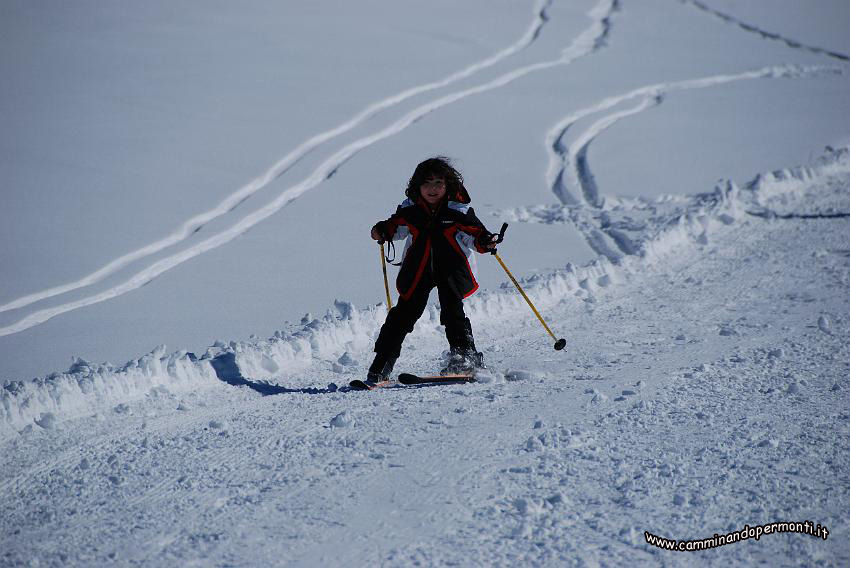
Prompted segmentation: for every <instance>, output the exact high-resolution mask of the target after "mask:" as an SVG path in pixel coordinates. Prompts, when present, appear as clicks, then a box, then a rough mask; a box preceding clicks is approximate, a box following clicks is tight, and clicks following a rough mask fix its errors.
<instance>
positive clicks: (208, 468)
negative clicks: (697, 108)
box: [0, 150, 850, 566]
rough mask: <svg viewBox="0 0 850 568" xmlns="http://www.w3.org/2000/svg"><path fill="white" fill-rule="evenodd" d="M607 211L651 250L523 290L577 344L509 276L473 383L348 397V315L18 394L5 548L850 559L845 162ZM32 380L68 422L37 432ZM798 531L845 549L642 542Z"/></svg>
mask: <svg viewBox="0 0 850 568" xmlns="http://www.w3.org/2000/svg"><path fill="white" fill-rule="evenodd" d="M564 211H565V212H564V214H563V215H561V217H558V216H556V215H549V216H547V217H545V219H547V222H550V223H561V222H564V221H563V218H564V216H565V215H567V213H568V208H565V209H564ZM550 213H551V212H550ZM605 213H606V214H607V216H608V218H609V225H608V229H609V230H610V229H611V227H612V225H613V226H620V227H623V231H626V230H627V228H626V227H627V226H628V227H631V230H630V231H629V233H630V234H631V238H632V241H633V243H636V245H635V246H638V247H640V248H641V250H642V251H643V255H642V256H641V257H640V259H636V260H633V261H629V260H625V259H624V260H621V261H619V262H618V263H613V262H610V261H605V260H602V261H600V262H599V263H598V264H596V265H593V266H589V267H586V268H585V269H570V270H568V271H566V272H562V273H554V274H550V275H549V276H548V277H544V278H537V279H529V280H527V281H526V282H525V283H526V286H527V288H528V289H529V290H530V291H531V292H532V294H533V296H534V297H535V298H538V299H539V300H540V302H539V305H540V307H541V308H542V309H543V313H544V315H545V316H546V318H547V319H548V321H549V323H550V324H551V325H552V327H554V329H556V330H557V332H558V333H559V334H562V335H564V336H565V337H566V338H567V340H568V344H567V349H566V350H564V351H563V352H556V351H554V350H552V348H551V342H550V341H549V338H548V336H546V335H545V334H544V332H543V330H542V329H541V327H540V325H539V324H538V323H537V322H536V320H534V319H533V318H532V316H531V314H530V312H529V311H528V310H527V309H526V308H525V307H524V306H523V305H521V304H519V303H518V302H517V303H516V304H513V303H512V302H511V301H510V300H509V299H508V298H510V297H514V298H515V297H516V296H517V295H516V293H515V292H512V291H511V290H508V289H505V290H500V291H496V292H493V293H492V294H491V295H490V296H489V297H487V298H485V299H483V300H480V301H479V303H478V304H476V309H475V310H474V313H475V314H476V316H475V323H476V329H477V330H478V333H477V336H476V339H477V342H478V345H479V346H480V347H481V348H483V350H484V353H485V355H486V359H487V362H488V364H489V365H490V367H491V371H490V373H488V374H486V375H484V376H482V377H481V381H480V382H479V383H476V384H471V385H441V386H428V387H420V388H403V387H398V388H386V389H382V390H380V391H375V392H361V391H350V390H348V389H347V388H345V387H340V385H344V384H345V382H346V381H347V379H348V378H349V377H352V376H359V374H362V372H363V365H364V363H365V361H366V358H367V357H368V354H369V353H368V345H367V344H368V341H365V340H363V338H362V337H361V336H362V335H370V336H371V334H373V333H374V331H375V330H376V328H375V327H374V326H375V325H377V324H376V323H374V322H371V323H370V320H369V315H368V314H369V313H370V312H362V313H361V312H359V311H357V310H355V309H354V308H353V307H351V306H350V305H347V304H342V303H340V304H338V306H337V310H338V313H337V314H336V315H333V314H329V316H328V317H326V318H325V319H324V320H318V319H317V320H315V321H313V322H307V323H306V324H305V326H304V328H303V329H302V330H301V331H300V332H299V333H296V334H293V335H286V334H279V336H278V337H275V338H273V339H272V340H269V341H268V342H261V341H256V342H254V343H253V344H248V343H244V344H236V343H234V344H233V345H229V346H228V345H221V346H218V347H216V348H215V349H213V350H210V352H209V353H207V354H205V355H204V356H202V357H201V358H199V359H197V360H195V359H196V358H195V357H193V356H189V355H185V356H180V355H177V354H175V355H171V356H168V355H165V354H164V353H162V352H160V353H153V354H151V355H149V356H147V357H146V358H143V359H142V360H139V361H137V362H136V364H135V365H130V366H128V368H126V369H121V370H115V369H112V370H110V369H105V368H96V367H93V366H89V365H87V364H86V363H85V362H83V361H78V362H77V367H78V368H77V369H76V372H75V374H74V375H71V376H56V377H53V379H52V381H53V382H50V381H47V382H45V383H44V384H43V385H41V386H40V387H34V386H32V385H18V386H17V387H16V388H18V389H20V390H19V391H18V393H17V394H14V393H13V394H12V395H11V396H10V395H9V393H8V391H7V394H6V396H5V398H4V408H5V409H6V412H7V414H6V415H5V419H6V420H7V422H6V423H5V425H6V427H7V430H5V435H4V437H3V438H2V448H0V455H2V462H0V466H2V471H0V506H2V510H3V511H4V513H3V516H2V517H0V535H2V536H1V537H0V550H2V551H3V552H2V556H0V562H2V563H3V564H4V565H10V566H15V565H31V564H39V565H93V564H94V565H96V564H117V565H136V564H144V565H153V566H171V565H176V564H180V565H192V564H196V565H225V564H227V565H238V566H256V565H291V566H327V565H339V566H342V565H345V566H375V565H387V566H406V565H508V564H520V565H536V566H586V565H612V566H613V565H638V566H641V565H647V566H650V565H658V564H662V565H671V566H678V565H681V566H686V565H693V563H695V562H701V563H710V564H718V565H719V564H732V565H753V564H759V563H762V564H767V565H771V566H803V565H806V566H807V565H824V566H843V565H847V563H848V562H850V547H848V538H850V526H848V524H847V518H846V510H847V504H848V503H850V485H848V483H847V479H848V474H850V452H848V450H850V447H848V440H850V411H848V408H850V396H848V392H850V382H848V376H850V373H848V371H850V296H848V294H847V290H848V286H850V226H848V223H850V160H848V152H847V151H846V150H843V151H837V152H831V153H829V154H828V155H826V156H825V157H824V158H823V159H822V160H820V161H819V162H818V163H817V164H815V165H813V166H811V167H805V168H789V169H786V170H782V171H777V172H774V173H772V174H765V175H761V176H758V177H757V178H756V179H755V180H753V182H752V183H749V184H747V185H746V186H743V187H738V186H737V185H736V184H734V183H732V182H728V183H726V184H723V185H722V186H720V187H718V189H717V190H716V191H714V192H711V193H706V194H702V195H694V196H691V198H689V199H688V200H684V199H683V200H680V201H677V200H676V199H673V198H667V199H663V200H659V201H652V200H644V201H641V202H634V203H626V202H622V203H619V204H617V205H612V206H611V207H609V209H608V210H607V211H605ZM641 213H644V214H645V215H646V216H647V218H648V220H646V221H644V223H645V225H646V232H640V231H637V230H636V228H635V227H636V225H638V224H640V223H641V221H640V219H641V217H640V214H641ZM656 223H657V224H656ZM604 229H605V227H602V228H601V229H599V230H600V231H602V230H604ZM639 235H642V236H644V237H645V238H644V239H643V240H641V239H640V238H638V236H639ZM570 271H572V276H570ZM510 294H512V296H511V295H510ZM520 308H522V309H520ZM377 319H378V320H380V319H381V318H380V317H378V318H377ZM299 341H301V342H302V343H301V344H300V345H301V349H302V353H301V354H300V355H299V353H298V345H299ZM358 342H360V343H362V344H363V345H361V346H360V347H358V346H357V344H358ZM444 343H445V339H444V338H443V337H442V336H441V333H440V328H439V326H437V325H436V324H435V323H433V322H432V321H428V320H426V321H423V322H422V325H420V326H419V327H418V328H417V330H416V331H415V332H414V334H413V336H412V340H411V341H409V342H408V343H407V345H406V346H405V350H404V352H403V355H402V360H401V362H400V367H402V369H409V370H413V371H425V370H430V369H433V368H434V366H435V356H436V354H437V353H439V352H440V351H441V350H442V349H443V348H444ZM286 346H289V347H288V348H286ZM343 348H345V349H346V351H345V353H343V355H342V356H340V357H339V358H338V359H325V360H324V361H321V360H319V357H318V356H313V357H310V358H307V357H306V356H305V355H304V352H305V351H307V350H310V349H312V350H313V351H312V352H313V353H314V354H316V353H322V352H324V353H326V354H330V353H331V352H335V353H337V354H338V353H339V350H340V349H343ZM323 349H325V350H326V351H323ZM334 350H336V351H334ZM287 357H289V358H288V359H287ZM299 357H301V358H302V360H301V364H302V368H301V370H300V371H297V370H294V368H293V367H290V368H289V371H288V372H284V371H280V370H279V371H277V372H275V373H273V372H272V369H271V367H272V365H276V364H279V363H282V362H284V361H290V362H292V361H297V360H298V359H299ZM264 365H265V366H266V368H265V371H262V370H261V369H262V368H263V366H264ZM121 377H123V378H124V379H126V380H125V381H124V382H123V383H119V382H118V380H117V379H119V378H121ZM258 377H264V378H265V379H266V380H260V379H259V378H258ZM72 383H73V384H77V385H78V387H79V391H73V390H72V389H71V388H70V386H69V385H70V384H72ZM186 383H188V384H189V386H190V387H191V388H189V389H186V388H185V384H186ZM145 385H146V386H145ZM28 388H29V389H34V390H30V391H28V390H27V389H28ZM122 388H123V389H124V390H123V391H122V390H121V389H122ZM63 389H64V390H63ZM134 389H135V390H134ZM122 392H123V394H121V393H122ZM28 393H29V395H30V397H29V398H28V399H26V400H28V401H29V403H28V404H31V405H32V406H33V407H34V408H38V405H39V404H50V401H51V400H52V401H53V402H52V404H54V405H55V411H54V412H47V411H45V412H42V413H41V414H39V415H38V416H37V417H36V418H35V419H33V420H31V421H30V423H28V424H25V425H24V424H23V423H24V422H25V420H26V411H27V408H26V406H27V405H25V404H23V402H22V401H23V400H24V398H22V397H26V396H27V394H28ZM46 393H50V395H57V396H56V397H55V398H53V399H51V398H50V396H47V397H46V398H45V397H44V395H45V394H46ZM141 393H144V394H143V395H141V396H139V395H140V394H141ZM63 394H64V396H65V398H66V402H67V404H66V403H65V402H63V400H62V398H63V397H62V395H63ZM134 394H135V396H133V395H134ZM40 396H41V398H39V397H40ZM122 397H123V400H124V401H123V402H120V403H117V404H116V403H115V401H117V400H122ZM15 404H18V407H17V412H18V414H17V415H10V414H9V409H10V408H11V409H12V410H15ZM85 404H89V405H90V406H88V407H85ZM75 415H77V417H76V418H74V417H73V416H75ZM12 425H14V426H15V428H14V430H10V429H9V427H10V426H12ZM781 521H785V522H797V521H799V522H804V521H811V522H812V523H815V524H820V525H822V526H825V527H826V528H827V529H828V531H829V534H828V538H827V539H825V540H824V539H820V538H816V537H813V536H809V535H805V534H792V533H778V534H771V535H764V536H762V537H761V538H760V539H759V540H754V539H749V540H747V541H743V542H739V543H736V544H730V545H727V546H723V547H719V548H715V549H712V550H706V551H701V552H673V551H667V550H661V549H659V548H656V547H653V546H650V545H649V544H647V542H646V539H645V535H644V533H645V532H649V533H652V534H654V535H658V536H662V537H665V538H670V539H677V540H697V539H704V538H709V537H712V536H714V535H715V534H727V533H730V532H732V531H737V530H740V529H743V528H744V527H745V525H748V526H750V527H753V526H755V525H762V524H766V523H772V522H781Z"/></svg>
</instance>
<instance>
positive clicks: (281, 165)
mask: <svg viewBox="0 0 850 568" xmlns="http://www.w3.org/2000/svg"><path fill="white" fill-rule="evenodd" d="M551 4H552V0H539V1H538V2H537V4H536V5H535V7H534V17H533V19H532V21H531V24H529V27H528V29H527V30H526V31H525V33H524V34H523V35H522V37H520V39H519V40H517V41H516V42H514V43H513V44H511V45H509V46H508V47H506V48H504V49H502V50H500V51H498V52H496V53H495V54H493V55H491V56H490V57H488V58H486V59H483V60H481V61H478V62H476V63H473V64H471V65H469V66H467V67H465V68H464V69H461V70H460V71H457V72H455V73H452V74H451V75H449V76H447V77H445V78H443V79H440V80H438V81H432V82H430V83H425V84H422V85H418V86H416V87H412V88H409V89H406V90H404V91H401V92H399V93H396V94H395V95H392V96H389V97H387V98H385V99H382V100H380V101H377V102H375V103H372V104H371V105H369V106H368V107H366V108H365V109H363V110H362V111H360V112H359V113H358V114H356V115H355V116H353V117H352V118H350V119H349V120H347V121H346V122H344V123H342V124H340V125H339V126H337V127H335V128H332V129H330V130H327V131H325V132H322V133H320V134H317V135H315V136H313V137H312V138H310V139H309V140H307V141H305V142H303V143H302V144H301V145H299V146H298V147H297V148H295V149H294V150H292V151H291V152H289V153H288V154H287V155H286V156H284V157H283V158H281V159H280V160H279V161H278V162H277V163H275V164H273V165H272V166H271V167H270V168H269V169H268V170H266V171H265V172H264V173H263V174H261V175H260V176H258V177H256V178H255V179H253V180H251V181H250V182H248V183H247V184H245V185H243V186H242V187H240V188H239V189H238V190H237V191H235V192H234V193H232V194H230V195H228V196H227V197H226V198H225V199H224V200H222V201H221V202H220V203H218V204H217V205H216V206H215V207H213V208H212V209H210V210H208V211H204V212H202V213H199V214H198V215H195V216H193V217H191V218H190V219H188V220H187V221H185V222H184V223H183V225H181V226H180V228H179V229H177V230H176V231H175V232H173V233H171V234H170V235H167V236H165V237H163V238H161V239H159V240H157V241H154V242H152V243H150V244H147V245H145V246H143V247H141V248H139V249H137V250H135V251H132V252H130V253H128V254H125V255H123V256H120V257H118V258H116V259H115V260H112V261H111V262H109V263H107V264H105V265H104V266H102V267H101V268H99V269H98V270H96V271H94V272H92V273H90V274H88V275H86V276H84V277H83V278H80V279H79V280H76V281H74V282H69V283H67V284H63V285H61V286H54V287H51V288H47V289H45V290H41V291H38V292H34V293H32V294H27V295H26V296H22V297H20V298H17V299H15V300H12V301H11V302H7V303H6V304H3V305H0V312H5V311H9V310H14V309H18V308H23V307H26V306H29V305H30V304H33V303H35V302H38V301H41V300H45V299H48V298H52V297H54V296H58V295H61V294H65V293H68V292H71V291H74V290H78V289H80V288H84V287H86V286H91V285H92V284H96V283H97V282H100V281H101V280H103V279H105V278H107V277H108V276H110V275H112V274H114V273H116V272H117V271H119V270H121V269H122V268H124V267H125V266H128V265H130V264H132V263H133V262H136V261H137V260H140V259H143V258H146V257H148V256H151V255H153V254H156V253H157V252H159V251H161V250H163V249H166V248H168V247H171V246H174V245H176V244H179V243H181V242H183V241H185V240H186V239H187V238H189V237H190V236H192V235H193V234H195V233H197V232H198V231H200V230H201V229H203V228H204V226H206V225H207V224H208V223H210V222H211V221H213V220H215V219H217V218H219V217H221V216H223V215H225V214H227V213H230V212H231V211H233V210H235V209H236V208H237V207H239V205H241V204H242V203H243V202H245V201H246V200H247V199H248V198H249V197H251V196H252V195H253V194H255V193H257V192H258V191H260V190H261V189H263V188H264V187H266V186H267V185H268V184H269V183H271V182H272V181H274V180H275V179H277V178H279V177H280V176H282V175H283V174H284V173H286V172H287V171H288V170H289V169H290V168H291V167H292V166H293V165H295V164H296V163H297V162H298V161H299V160H301V159H302V158H304V157H305V156H307V155H308V154H309V153H310V152H312V151H313V150H315V149H316V148H318V147H319V146H321V145H322V144H325V143H326V142H329V141H331V140H333V139H334V138H337V137H339V136H341V135H343V134H345V133H346V132H349V131H350V130H353V129H354V128H356V127H357V126H359V125H360V124H362V123H364V122H366V121H367V120H369V119H370V118H372V117H374V116H375V115H377V114H378V113H380V112H382V111H384V110H387V109H389V108H391V107H393V106H396V105H398V104H401V103H402V102H404V101H406V100H407V99H410V98H412V97H414V96H417V95H420V94H423V93H427V92H429V91H434V90H437V89H440V88H442V87H446V86H448V85H451V84H452V83H456V82H457V81H460V80H461V79H465V78H467V77H471V76H472V75H474V74H476V73H478V72H479V71H482V70H484V69H487V68H488V67H492V66H493V65H496V64H497V63H499V62H500V61H502V60H504V59H506V58H508V57H510V56H512V55H515V54H516V53H518V52H520V51H522V50H524V49H526V48H527V47H529V46H530V45H531V44H532V43H534V41H535V40H536V39H537V38H538V37H540V34H541V33H542V31H543V27H544V26H545V24H546V22H547V21H548V20H549V16H548V14H547V12H546V11H547V9H548V8H549V6H551ZM0 335H4V334H2V333H0Z"/></svg>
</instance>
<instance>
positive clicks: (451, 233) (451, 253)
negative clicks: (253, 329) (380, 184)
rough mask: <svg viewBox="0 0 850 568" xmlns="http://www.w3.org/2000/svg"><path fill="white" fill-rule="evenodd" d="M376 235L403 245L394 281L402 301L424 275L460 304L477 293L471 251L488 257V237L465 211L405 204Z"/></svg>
mask: <svg viewBox="0 0 850 568" xmlns="http://www.w3.org/2000/svg"><path fill="white" fill-rule="evenodd" d="M374 229H375V230H376V231H377V232H378V234H380V235H382V236H383V238H384V239H385V240H394V241H395V240H400V239H407V242H406V244H405V247H404V253H403V255H402V262H401V270H399V273H398V277H397V278H396V288H397V289H398V293H399V295H400V296H401V297H402V298H403V299H405V300H408V299H410V297H411V296H412V295H413V292H414V290H416V287H417V285H418V284H419V283H420V282H421V281H422V277H423V275H424V274H425V273H426V271H430V274H431V275H432V278H433V280H432V281H433V282H435V283H436V284H438V285H447V286H448V287H449V289H450V290H451V291H452V292H454V293H455V294H456V295H457V297H459V298H467V297H469V296H471V295H472V294H473V293H475V291H476V290H477V289H478V280H477V271H476V266H475V255H474V254H473V252H472V249H473V248H474V249H475V250H477V251H478V252H479V253H486V252H490V251H489V250H487V249H486V248H485V246H486V244H487V243H488V242H489V240H490V237H491V236H492V233H490V232H489V231H488V230H487V229H486V228H485V227H484V224H483V223H482V222H481V221H480V220H479V219H478V217H476V216H475V211H473V209H472V207H470V206H469V205H465V204H463V203H458V202H456V201H444V202H442V203H441V204H440V205H438V206H437V208H436V209H435V210H434V211H433V212H431V211H430V210H429V209H428V205H427V204H426V203H425V201H424V200H423V199H421V198H420V199H418V200H417V201H416V202H415V203H414V202H413V201H411V200H410V199H405V200H404V202H402V204H401V205H399V206H398V209H396V212H395V213H394V214H393V215H392V216H391V217H390V218H389V219H387V220H386V221H380V222H378V223H377V224H375V227H374Z"/></svg>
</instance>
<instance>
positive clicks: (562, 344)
mask: <svg viewBox="0 0 850 568" xmlns="http://www.w3.org/2000/svg"><path fill="white" fill-rule="evenodd" d="M507 228H508V224H507V223H503V224H502V230H501V231H499V236H498V237H497V238H496V240H495V241H493V242H494V243H496V244H498V243H501V242H502V240H504V238H505V231H506V230H507ZM490 254H492V255H493V256H495V257H496V260H498V261H499V264H501V265H502V268H504V269H505V272H506V273H507V275H508V277H510V279H511V282H513V283H514V286H516V289H517V290H519V293H520V294H522V297H523V298H525V301H526V302H528V306H529V307H530V308H531V311H533V312H534V315H536V316H537V319H539V320H540V323H542V324H543V327H544V328H545V329H546V331H547V332H548V333H549V335H551V336H552V339H554V340H555V349H557V350H558V351H560V350H561V349H563V348H564V347H565V346H566V345H567V340H566V339H563V338H562V339H558V338H557V337H555V334H554V333H552V330H551V329H549V326H548V325H546V322H545V321H543V316H541V315H540V312H538V311H537V308H535V307H534V304H532V303H531V300H529V299H528V296H526V294H525V291H523V289H522V287H521V286H520V285H519V282H517V281H516V278H514V275H513V274H511V271H510V270H508V267H507V266H505V263H504V262H502V258H501V257H500V256H499V255H498V253H497V252H496V249H493V250H492V251H491V252H490Z"/></svg>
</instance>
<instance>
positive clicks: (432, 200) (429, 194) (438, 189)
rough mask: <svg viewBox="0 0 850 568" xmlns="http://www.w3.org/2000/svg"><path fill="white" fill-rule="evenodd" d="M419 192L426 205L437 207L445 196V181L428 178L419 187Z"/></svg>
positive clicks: (433, 177)
mask: <svg viewBox="0 0 850 568" xmlns="http://www.w3.org/2000/svg"><path fill="white" fill-rule="evenodd" d="M419 192H420V193H421V194H422V199H424V200H425V201H426V202H427V203H428V205H431V206H434V205H437V204H438V203H439V202H440V201H442V200H443V198H444V197H445V196H446V181H445V180H444V179H443V178H439V177H436V176H430V177H428V178H427V179H426V180H425V183H423V184H422V185H420V186H419Z"/></svg>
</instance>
